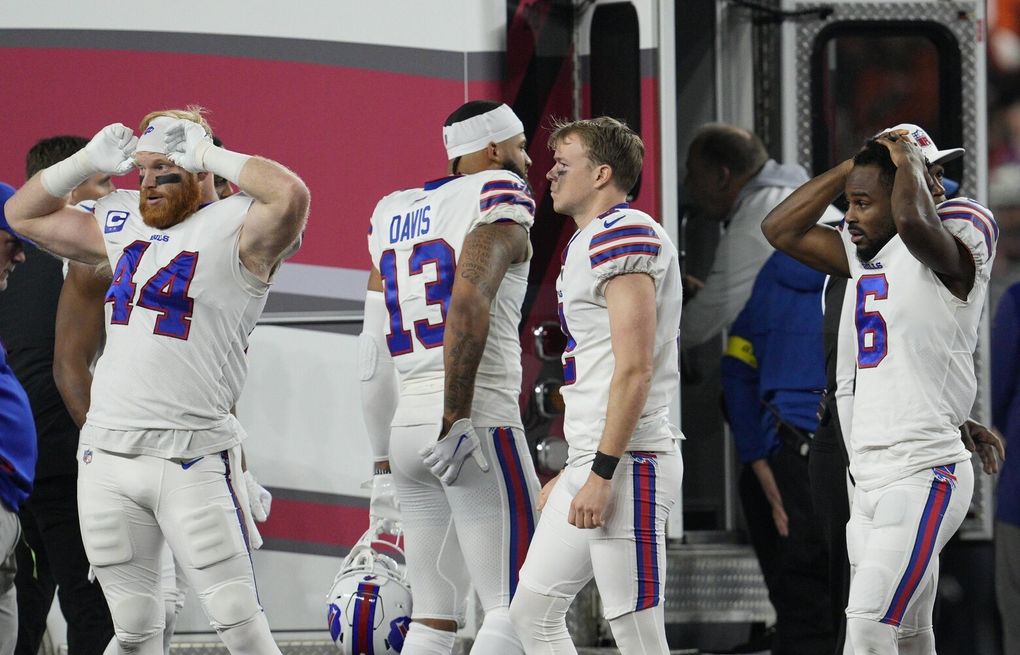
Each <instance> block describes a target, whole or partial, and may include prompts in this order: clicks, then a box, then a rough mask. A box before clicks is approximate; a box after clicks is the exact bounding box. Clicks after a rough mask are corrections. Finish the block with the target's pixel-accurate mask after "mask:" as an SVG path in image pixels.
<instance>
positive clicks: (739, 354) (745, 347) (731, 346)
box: [725, 336, 758, 368]
mask: <svg viewBox="0 0 1020 655" xmlns="http://www.w3.org/2000/svg"><path fill="white" fill-rule="evenodd" d="M725 355H726V356H727V357H733V358H734V359H739V360H740V361H742V362H744V363H745V364H747V365H748V366H750V367H751V368H758V358H756V357H755V356H754V346H753V345H752V344H751V342H750V341H748V340H747V339H745V338H744V337H738V336H731V337H730V338H729V341H727V342H726V353H725Z"/></svg>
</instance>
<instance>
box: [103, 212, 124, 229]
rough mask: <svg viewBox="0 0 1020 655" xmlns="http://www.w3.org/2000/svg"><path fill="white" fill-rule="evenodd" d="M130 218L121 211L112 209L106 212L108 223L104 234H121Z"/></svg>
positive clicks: (104, 227)
mask: <svg viewBox="0 0 1020 655" xmlns="http://www.w3.org/2000/svg"><path fill="white" fill-rule="evenodd" d="M128 216H130V214H129V213H128V212H126V211H123V210H121V209H111V210H110V211H108V212H106V221H105V225H104V226H103V232H105V233H106V234H111V233H113V232H120V231H121V230H123V229H124V224H125V223H127V219H128Z"/></svg>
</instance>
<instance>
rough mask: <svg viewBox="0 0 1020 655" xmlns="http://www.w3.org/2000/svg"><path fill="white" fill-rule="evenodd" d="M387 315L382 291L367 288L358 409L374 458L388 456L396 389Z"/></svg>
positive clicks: (360, 355) (359, 373)
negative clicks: (359, 406)
mask: <svg viewBox="0 0 1020 655" xmlns="http://www.w3.org/2000/svg"><path fill="white" fill-rule="evenodd" d="M386 317H387V314H386V305H385V302H384V300H383V294H382V293H381V292H379V291H369V292H368V295H367V297H366V298H365V323H364V328H363V330H362V332H361V334H360V335H359V336H358V376H359V378H360V380H361V412H362V416H363V418H364V421H365V427H366V428H367V429H368V437H369V439H370V441H371V445H372V456H373V459H374V460H375V461H381V460H385V459H388V458H389V449H390V423H391V422H392V421H393V414H394V412H396V409H397V399H398V393H399V387H398V384H397V374H396V370H395V368H394V366H393V358H392V357H391V356H390V351H389V349H388V348H387V347H386V337H385V330H386Z"/></svg>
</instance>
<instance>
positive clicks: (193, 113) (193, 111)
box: [138, 105, 213, 136]
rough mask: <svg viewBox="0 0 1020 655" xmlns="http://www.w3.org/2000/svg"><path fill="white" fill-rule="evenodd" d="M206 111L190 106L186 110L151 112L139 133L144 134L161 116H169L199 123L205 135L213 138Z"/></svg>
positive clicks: (199, 107)
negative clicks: (150, 124)
mask: <svg viewBox="0 0 1020 655" xmlns="http://www.w3.org/2000/svg"><path fill="white" fill-rule="evenodd" d="M205 113H206V109H205V107H201V106H199V105H188V106H187V107H185V108H184V109H160V110H159V111H153V112H149V113H148V114H146V115H145V118H143V119H142V124H141V125H139V126H138V131H139V132H144V131H145V128H147V127H149V123H151V122H152V121H153V120H154V119H156V118H158V117H160V116H169V117H170V118H183V119H185V120H189V121H192V122H195V123H198V124H199V125H201V126H202V127H204V128H205V133H206V134H208V135H209V136H212V133H213V131H212V127H210V125H209V121H207V120H206V119H205Z"/></svg>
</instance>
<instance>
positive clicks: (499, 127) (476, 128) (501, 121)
mask: <svg viewBox="0 0 1020 655" xmlns="http://www.w3.org/2000/svg"><path fill="white" fill-rule="evenodd" d="M523 132H524V124H523V123H521V119H519V118H517V114H515V113H514V110H513V109H510V108H509V107H507V106H506V105H505V104H504V105H500V106H499V107H496V108H495V109H493V110H491V111H487V112H485V113H484V114H479V115H478V116H472V117H471V118H466V119H464V120H462V121H460V122H459V123H454V124H453V125H448V126H446V127H444V128H443V144H444V145H445V146H446V157H447V159H454V158H456V157H461V156H463V155H467V154H470V153H472V152H478V151H479V150H481V149H482V148H484V147H485V146H487V145H489V144H490V143H499V142H500V141H506V140H507V139H509V138H510V137H512V136H515V135H517V134H521V133H523Z"/></svg>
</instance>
